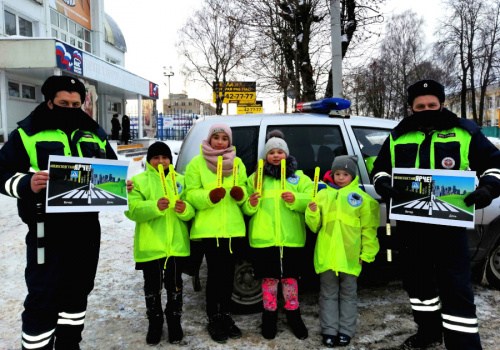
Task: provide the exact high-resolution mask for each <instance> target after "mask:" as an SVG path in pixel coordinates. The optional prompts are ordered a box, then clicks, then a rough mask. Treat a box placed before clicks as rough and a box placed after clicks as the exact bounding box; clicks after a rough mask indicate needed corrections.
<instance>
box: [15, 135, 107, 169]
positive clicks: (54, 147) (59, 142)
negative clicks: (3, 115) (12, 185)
mask: <svg viewBox="0 0 500 350" xmlns="http://www.w3.org/2000/svg"><path fill="white" fill-rule="evenodd" d="M18 131H19V135H20V136H21V140H22V142H23V144H24V147H25V149H26V152H27V153H28V156H29V158H30V162H31V168H32V169H34V170H35V171H40V170H47V161H48V155H60V156H67V157H71V156H73V157H91V156H93V157H96V158H106V156H105V155H106V142H107V141H106V140H101V139H100V138H99V137H97V135H96V134H94V133H92V132H90V131H80V130H75V131H73V133H72V134H71V140H72V141H71V142H72V143H74V145H73V146H74V147H76V148H73V149H72V147H71V145H70V141H69V140H68V136H67V135H66V134H65V133H64V132H63V131H61V130H43V131H40V132H37V133H36V134H34V135H32V136H29V135H28V134H26V132H25V131H24V130H23V129H22V128H19V129H18ZM40 163H42V164H40Z"/></svg>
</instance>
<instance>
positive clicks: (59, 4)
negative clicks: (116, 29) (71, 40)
mask: <svg viewBox="0 0 500 350" xmlns="http://www.w3.org/2000/svg"><path fill="white" fill-rule="evenodd" d="M50 6H51V7H52V8H54V9H56V10H57V11H58V12H59V13H62V14H63V15H65V16H66V17H69V18H71V19H72V20H73V21H75V22H76V23H78V24H80V25H82V26H84V27H85V28H87V29H88V30H91V29H92V25H91V21H90V20H91V17H90V1H82V0H51V1H50Z"/></svg>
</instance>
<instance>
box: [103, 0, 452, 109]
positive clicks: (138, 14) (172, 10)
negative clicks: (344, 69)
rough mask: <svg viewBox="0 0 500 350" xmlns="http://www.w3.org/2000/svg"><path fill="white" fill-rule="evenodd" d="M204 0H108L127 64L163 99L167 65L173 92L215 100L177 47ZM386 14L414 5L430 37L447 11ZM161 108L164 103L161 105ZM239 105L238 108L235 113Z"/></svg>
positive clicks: (392, 2) (273, 105)
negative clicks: (184, 65) (184, 67)
mask: <svg viewBox="0 0 500 350" xmlns="http://www.w3.org/2000/svg"><path fill="white" fill-rule="evenodd" d="M201 3H202V0H180V1H170V0H140V1H137V0H104V10H105V12H106V13H108V14H109V15H110V16H111V17H112V18H113V19H114V20H115V21H116V22H117V23H118V25H119V27H120V28H121V30H122V32H123V35H124V36H125V41H126V43H127V53H126V54H125V68H126V69H127V70H129V71H131V72H132V73H135V74H137V75H139V76H141V77H143V78H146V79H148V80H150V81H153V82H155V83H157V84H159V85H160V100H161V99H164V98H168V86H166V85H165V84H167V82H168V81H167V78H165V77H164V76H163V71H164V70H163V67H164V66H165V67H167V69H168V67H169V66H172V71H173V72H174V76H173V77H171V78H170V82H171V92H172V93H180V92H181V91H182V90H187V91H188V93H189V95H190V97H194V98H197V99H199V100H203V101H205V102H212V94H211V91H210V89H209V88H208V87H202V86H200V85H190V86H185V85H184V79H183V78H182V77H181V76H180V73H179V69H180V65H181V64H180V63H179V59H178V56H177V50H176V48H175V41H176V40H177V37H178V33H177V31H178V29H179V28H181V27H182V26H183V25H184V23H185V22H186V21H187V20H188V18H189V16H190V14H191V13H193V11H194V10H195V9H196V8H197V7H199V6H200V4H201ZM386 3H387V4H386V5H385V6H384V8H383V10H382V11H381V12H382V15H383V16H384V17H385V19H387V18H389V16H390V15H391V14H394V13H401V12H403V11H404V10H406V9H408V8H412V9H413V10H414V11H415V12H416V13H417V14H418V15H420V16H424V18H425V20H426V23H427V25H426V28H428V29H427V31H426V34H427V40H428V41H432V38H431V37H430V36H431V35H432V32H433V28H434V26H435V24H436V22H437V21H436V18H437V17H438V16H441V15H442V14H443V12H442V11H443V10H442V6H441V5H440V2H439V1H436V0H417V1H411V2H410V1H402V0H387V1H386ZM257 97H258V98H259V96H257ZM158 108H159V110H160V111H161V109H162V106H161V103H160V104H159V105H158ZM277 108H278V104H277V102H276V101H265V106H264V111H265V112H276V111H277ZM235 110H236V108H234V112H232V111H231V109H230V113H235Z"/></svg>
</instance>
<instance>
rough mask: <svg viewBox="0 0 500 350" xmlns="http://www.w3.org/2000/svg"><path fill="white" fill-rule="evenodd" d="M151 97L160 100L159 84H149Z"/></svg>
mask: <svg viewBox="0 0 500 350" xmlns="http://www.w3.org/2000/svg"><path fill="white" fill-rule="evenodd" d="M149 97H152V98H158V84H155V83H152V82H149Z"/></svg>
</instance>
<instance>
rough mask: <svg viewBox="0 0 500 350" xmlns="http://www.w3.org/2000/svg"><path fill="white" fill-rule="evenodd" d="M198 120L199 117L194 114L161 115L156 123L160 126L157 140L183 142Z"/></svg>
mask: <svg viewBox="0 0 500 350" xmlns="http://www.w3.org/2000/svg"><path fill="white" fill-rule="evenodd" d="M197 118H198V115H197V114H193V113H189V114H187V113H180V112H178V113H173V114H162V113H159V114H158V117H157V123H156V125H157V126H158V132H157V137H156V138H157V139H158V140H177V141H182V140H184V137H186V134H187V133H188V131H189V129H190V128H191V126H193V123H194V121H195V120H196V119H197Z"/></svg>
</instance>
